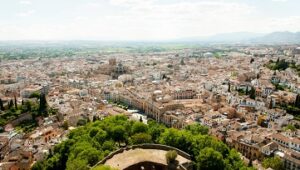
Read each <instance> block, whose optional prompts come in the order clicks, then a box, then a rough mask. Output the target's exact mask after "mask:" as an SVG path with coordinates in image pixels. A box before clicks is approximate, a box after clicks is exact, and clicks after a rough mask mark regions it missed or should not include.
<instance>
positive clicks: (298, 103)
mask: <svg viewBox="0 0 300 170" xmlns="http://www.w3.org/2000/svg"><path fill="white" fill-rule="evenodd" d="M295 107H298V108H300V94H297V97H296V100H295Z"/></svg>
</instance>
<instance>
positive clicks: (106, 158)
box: [94, 143, 191, 167]
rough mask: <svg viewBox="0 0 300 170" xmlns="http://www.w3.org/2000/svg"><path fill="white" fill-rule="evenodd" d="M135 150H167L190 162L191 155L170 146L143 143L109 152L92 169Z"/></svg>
mask: <svg viewBox="0 0 300 170" xmlns="http://www.w3.org/2000/svg"><path fill="white" fill-rule="evenodd" d="M136 148H141V149H157V150H165V151H169V150H175V151H176V152H177V154H178V155H180V156H182V157H184V158H186V159H189V160H191V155H189V154H188V153H186V152H184V151H182V150H179V149H177V148H174V147H172V146H167V145H161V144H151V143H145V144H140V145H132V146H127V147H124V148H120V149H118V150H116V151H114V152H111V153H110V154H109V155H108V156H106V157H105V158H104V159H102V160H101V161H100V162H98V163H97V164H96V165H95V166H94V167H96V166H98V165H101V164H105V162H106V161H107V160H109V159H111V158H112V157H113V156H114V155H117V154H119V153H123V152H124V151H126V150H131V149H136Z"/></svg>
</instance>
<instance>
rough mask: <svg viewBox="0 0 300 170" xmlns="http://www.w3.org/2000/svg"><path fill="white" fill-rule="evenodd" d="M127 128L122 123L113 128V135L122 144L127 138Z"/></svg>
mask: <svg viewBox="0 0 300 170" xmlns="http://www.w3.org/2000/svg"><path fill="white" fill-rule="evenodd" d="M125 133H126V130H125V128H124V127H123V126H121V125H118V126H115V127H114V128H113V129H112V134H111V137H112V138H113V139H114V140H115V141H117V142H118V143H119V145H120V142H122V141H124V140H125V138H126V135H125Z"/></svg>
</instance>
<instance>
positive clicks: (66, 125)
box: [62, 121, 69, 130]
mask: <svg viewBox="0 0 300 170" xmlns="http://www.w3.org/2000/svg"><path fill="white" fill-rule="evenodd" d="M62 127H63V128H64V129H65V130H68V128H69V123H68V121H64V123H63V124H62Z"/></svg>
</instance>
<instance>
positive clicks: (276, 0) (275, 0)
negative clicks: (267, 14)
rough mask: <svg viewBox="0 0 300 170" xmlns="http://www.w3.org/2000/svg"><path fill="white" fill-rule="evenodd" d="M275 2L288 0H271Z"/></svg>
mask: <svg viewBox="0 0 300 170" xmlns="http://www.w3.org/2000/svg"><path fill="white" fill-rule="evenodd" d="M271 1H273V2H287V1H288V0H271Z"/></svg>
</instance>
